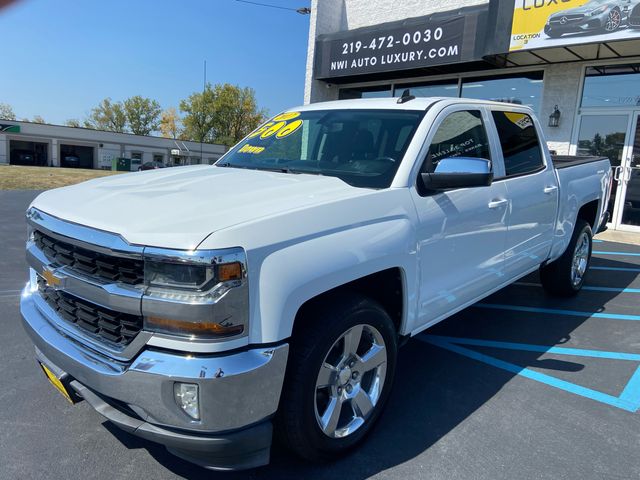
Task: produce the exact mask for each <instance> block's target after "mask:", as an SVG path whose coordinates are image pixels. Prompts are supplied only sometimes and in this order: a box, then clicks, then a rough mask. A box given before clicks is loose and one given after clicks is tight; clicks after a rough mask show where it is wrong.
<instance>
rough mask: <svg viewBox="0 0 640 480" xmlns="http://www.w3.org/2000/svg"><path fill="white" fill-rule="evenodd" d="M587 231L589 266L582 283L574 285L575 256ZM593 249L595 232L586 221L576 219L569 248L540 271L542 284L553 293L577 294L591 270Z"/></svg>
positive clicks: (563, 294)
mask: <svg viewBox="0 0 640 480" xmlns="http://www.w3.org/2000/svg"><path fill="white" fill-rule="evenodd" d="M585 232H587V233H588V237H589V256H588V258H587V268H586V270H585V275H583V276H582V279H581V280H580V283H578V285H574V284H573V281H572V280H571V267H572V264H573V256H574V254H575V249H576V245H577V243H578V239H579V238H580V237H581V236H582V234H583V233H585ZM592 251H593V232H592V231H591V227H590V226H589V224H588V223H587V222H586V221H584V220H582V219H578V220H577V221H576V225H575V227H574V230H573V234H572V236H571V240H570V241H569V245H567V249H566V250H565V251H564V253H563V254H562V255H561V256H560V258H558V259H557V260H554V261H553V262H551V263H550V264H548V265H545V266H543V267H542V269H541V271H540V277H541V280H542V285H543V286H544V288H545V290H546V291H547V292H549V293H551V294H553V295H559V296H573V295H575V294H577V293H578V292H579V291H580V289H581V288H582V285H583V284H584V280H585V277H586V273H587V272H588V271H589V266H590V265H591V253H592Z"/></svg>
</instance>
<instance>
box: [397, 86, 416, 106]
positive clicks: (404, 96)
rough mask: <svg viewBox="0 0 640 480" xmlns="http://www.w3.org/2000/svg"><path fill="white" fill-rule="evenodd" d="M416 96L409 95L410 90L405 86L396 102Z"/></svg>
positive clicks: (402, 101)
mask: <svg viewBox="0 0 640 480" xmlns="http://www.w3.org/2000/svg"><path fill="white" fill-rule="evenodd" d="M414 98H416V96H415V95H411V92H410V91H409V89H408V88H405V90H404V92H402V96H401V97H400V98H399V99H398V103H406V102H408V101H409V100H413V99H414Z"/></svg>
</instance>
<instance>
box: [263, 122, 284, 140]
mask: <svg viewBox="0 0 640 480" xmlns="http://www.w3.org/2000/svg"><path fill="white" fill-rule="evenodd" d="M286 124H287V122H278V123H275V124H273V125H271V126H270V127H269V128H267V129H266V130H265V131H264V132H262V135H260V138H269V137H271V136H272V135H275V134H276V133H278V130H280V129H281V128H282V127H284V126H285V125H286Z"/></svg>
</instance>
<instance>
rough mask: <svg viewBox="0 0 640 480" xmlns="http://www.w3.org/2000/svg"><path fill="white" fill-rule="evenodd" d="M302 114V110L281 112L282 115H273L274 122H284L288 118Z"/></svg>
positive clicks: (291, 118)
mask: <svg viewBox="0 0 640 480" xmlns="http://www.w3.org/2000/svg"><path fill="white" fill-rule="evenodd" d="M299 116H300V112H285V113H281V114H280V115H278V116H276V117H273V121H274V122H284V121H287V120H293V119H294V118H297V117H299Z"/></svg>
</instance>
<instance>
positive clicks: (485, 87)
mask: <svg viewBox="0 0 640 480" xmlns="http://www.w3.org/2000/svg"><path fill="white" fill-rule="evenodd" d="M542 77H543V72H527V73H520V74H516V75H508V76H500V77H476V78H468V79H467V78H463V79H462V96H463V97H465V98H476V99H478V100H494V101H497V102H507V103H515V104H518V105H526V106H528V107H531V108H532V109H533V111H534V112H536V113H538V111H539V108H540V99H541V98H542Z"/></svg>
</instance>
